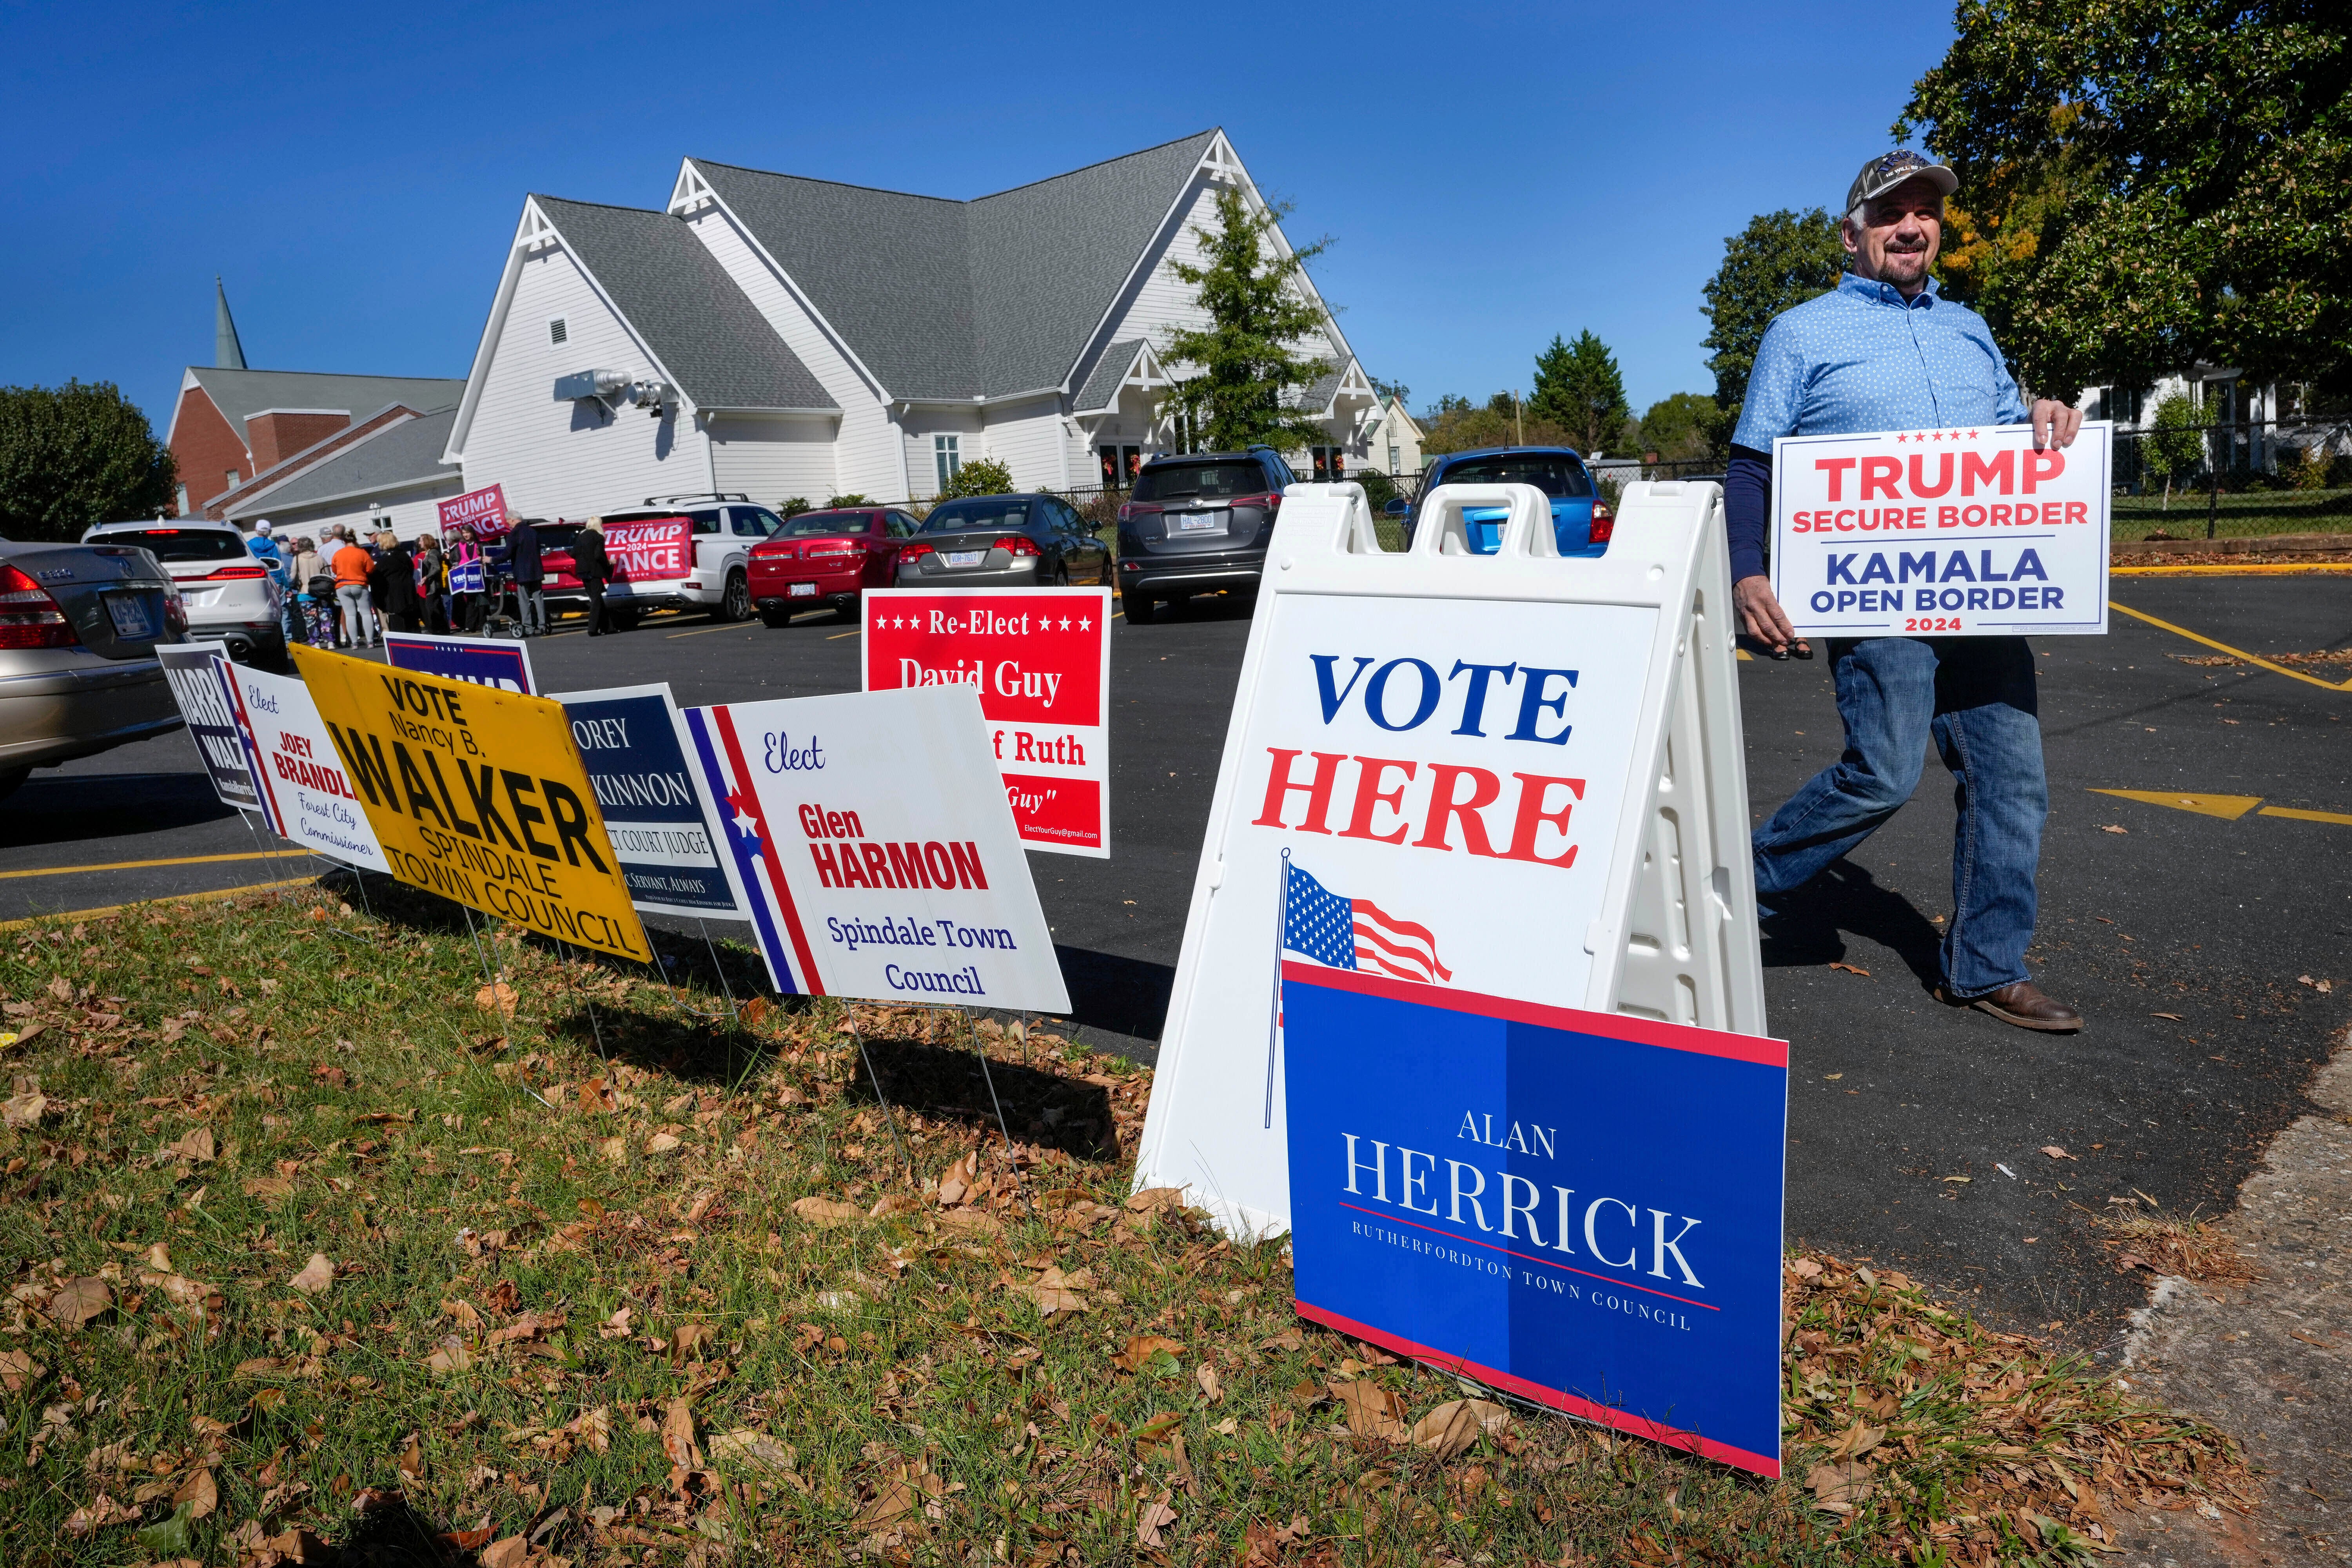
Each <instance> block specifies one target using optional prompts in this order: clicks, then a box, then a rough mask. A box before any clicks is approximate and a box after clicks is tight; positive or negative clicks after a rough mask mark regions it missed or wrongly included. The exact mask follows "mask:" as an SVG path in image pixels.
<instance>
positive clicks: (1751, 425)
mask: <svg viewBox="0 0 2352 1568" xmlns="http://www.w3.org/2000/svg"><path fill="white" fill-rule="evenodd" d="M2027 417H2028V415H2027V411H2026V407H2025V403H2024V400H2023V398H2021V396H2020V395H2019V394H2018V390H2017V378H2016V377H2015V376H2012V375H2011V374H2009V366H2008V364H2007V363H2005V362H2004V361H2003V360H2002V359H2001V357H2000V349H1998V348H1996V347H1995V346H1993V341H1992V330H1991V329H1990V328H1989V327H1987V326H1986V325H1985V322H1984V318H1983V317H1982V316H1979V315H1978V314H1977V313H1976V312H1975V311H1974V310H1969V308H1968V307H1967V306H1965V305H1957V304H1954V303H1953V302H1952V301H1951V300H1946V299H1943V298H1941V297H1939V296H1938V294H1937V289H1936V282H1935V279H1932V278H1931V279H1928V280H1927V288H1925V289H1921V290H1920V291H1919V292H1918V293H1917V294H1916V295H1915V296H1913V297H1912V298H1911V299H1908V300H1906V299H1905V298H1904V297H1903V295H1902V293H1901V291H1900V290H1898V289H1895V286H1894V285H1893V284H1891V283H1879V282H1874V281H1872V280H1871V279H1866V278H1856V277H1854V276H1853V274H1852V273H1848V274H1847V275H1846V276H1845V277H1844V279H1842V280H1841V281H1840V282H1839V284H1838V286H1837V287H1836V288H1835V289H1832V290H1831V291H1830V292H1828V293H1826V294H1823V295H1822V296H1820V297H1819V298H1817V299H1812V300H1806V301H1805V302H1804V303H1803V304H1801V305H1799V306H1797V307H1796V308H1795V309H1793V310H1783V311H1782V312H1781V313H1780V315H1779V316H1778V317H1777V318H1776V319H1775V320H1774V321H1773V322H1772V325H1771V326H1770V328H1769V329H1768V330H1767V331H1765V333H1764V342H1763V344H1762V346H1761V347H1759V349H1758V350H1757V353H1756V368H1755V370H1754V372H1753V373H1752V374H1750V375H1749V376H1748V398H1747V402H1746V404H1745V405H1743V406H1742V407H1741V409H1740V413H1739V429H1738V433H1737V434H1736V435H1734V436H1733V437H1732V438H1731V439H1732V441H1733V443H1734V444H1735V445H1737V446H1741V447H1753V448H1755V449H1756V450H1758V451H1759V452H1769V451H1770V450H1771V449H1772V442H1773V441H1774V439H1775V438H1776V437H1781V436H1844V435H1853V434H1856V433H1859V432H1863V431H1869V430H1934V429H1949V428H1951V427H1953V426H1963V425H2022V424H2024V423H2025V422H2026V419H2027Z"/></svg>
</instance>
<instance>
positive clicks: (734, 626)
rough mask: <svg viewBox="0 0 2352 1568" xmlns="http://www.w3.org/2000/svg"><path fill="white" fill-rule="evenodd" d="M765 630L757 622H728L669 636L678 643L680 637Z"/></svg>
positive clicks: (673, 633)
mask: <svg viewBox="0 0 2352 1568" xmlns="http://www.w3.org/2000/svg"><path fill="white" fill-rule="evenodd" d="M765 629H766V628H765V627H763V626H761V625H759V624H758V623H757V622H755V621H727V622H724V623H722V624H721V625H719V626H697V627H695V628H694V629H693V630H692V631H690V632H672V633H670V634H669V638H668V640H669V641H671V642H676V641H677V639H678V638H680V637H709V635H710V634H711V633H713V632H756V631H764V630H765Z"/></svg>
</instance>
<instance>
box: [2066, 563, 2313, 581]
mask: <svg viewBox="0 0 2352 1568" xmlns="http://www.w3.org/2000/svg"><path fill="white" fill-rule="evenodd" d="M2298 572H2352V561H2342V562H2329V561H2281V562H2273V563H2270V564H2268V565H2263V564H2260V563H2257V564H2252V565H2246V566H2110V567H2108V568H2107V575H2108V576H2110V577H2284V576H2288V575H2291V574H2295V573H2298Z"/></svg>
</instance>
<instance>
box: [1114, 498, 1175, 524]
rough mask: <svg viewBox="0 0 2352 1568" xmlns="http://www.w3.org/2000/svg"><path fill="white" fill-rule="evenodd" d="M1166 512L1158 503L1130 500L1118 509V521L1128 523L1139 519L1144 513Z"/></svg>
mask: <svg viewBox="0 0 2352 1568" xmlns="http://www.w3.org/2000/svg"><path fill="white" fill-rule="evenodd" d="M1164 510H1167V509H1166V508H1164V507H1162V506H1161V505H1160V503H1159V502H1158V501H1149V500H1131V501H1128V502H1126V503H1125V504H1124V505H1122V506H1121V507H1120V508H1119V509H1118V520H1119V521H1121V522H1128V521H1132V520H1133V519H1136V518H1139V517H1141V516H1142V515H1143V514H1144V513H1146V512H1151V513H1154V514H1157V513H1159V512H1161V511H1164Z"/></svg>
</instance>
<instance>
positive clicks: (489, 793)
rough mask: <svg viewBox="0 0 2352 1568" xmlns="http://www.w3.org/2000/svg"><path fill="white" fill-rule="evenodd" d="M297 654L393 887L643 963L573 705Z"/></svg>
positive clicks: (640, 929)
mask: <svg viewBox="0 0 2352 1568" xmlns="http://www.w3.org/2000/svg"><path fill="white" fill-rule="evenodd" d="M293 653H294V667H295V668H296V669H297V670H299V672H300V673H301V676H302V680H303V683H304V684H305V685H307V686H308V687H309V688H310V698H311V700H313V701H314V702H316V703H317V704H318V705H319V713H320V717H321V718H322V719H324V720H325V721H326V724H327V731H328V732H329V733H330V734H331V735H332V736H333V737H334V741H335V749H336V751H338V752H341V754H342V759H343V767H344V769H345V771H346V776H347V777H349V778H350V780H351V781H352V784H354V785H356V786H357V787H358V790H359V795H360V801H361V807H362V810H364V811H365V812H366V813H367V818H368V822H369V825H370V826H373V827H374V829H375V835H376V837H377V838H378V839H380V840H381V841H382V842H383V853H384V858H385V859H386V860H387V861H389V862H390V863H391V866H392V872H393V875H394V877H397V878H398V879H400V880H402V881H404V882H406V883H408V884H409V885H410V886H412V887H417V888H422V889H425V891H427V892H431V893H439V894H441V895H442V896H443V897H444V898H449V899H455V900H457V901H458V902H459V903H462V904H469V905H471V906H472V907H473V908H475V909H478V910H482V911H484V912H485V913H487V914H492V915H496V916H498V917H499V919H501V920H509V921H514V922H515V923H516V924H517V925H521V926H528V927H530V929H531V930H532V931H538V932H540V933H541V935H544V936H551V937H558V938H561V939H562V940H563V941H565V942H577V943H579V944H580V945H581V946H582V947H586V948H593V949H594V950H595V951H596V952H609V953H611V954H612V955H613V956H614V957H615V958H629V959H635V960H636V961H638V962H639V963H643V962H644V961H645V959H646V931H645V927H644V926H643V925H641V924H639V923H638V921H637V911H636V910H635V908H634V907H632V905H631V904H630V902H629V886H628V883H627V881H626V880H625V879H624V878H623V877H622V875H621V870H620V865H619V862H618V861H617V860H616V859H615V858H614V855H613V846H612V841H611V840H610V839H609V838H607V837H605V834H604V814H603V813H602V812H601V811H599V810H598V809H597V807H596V792H595V790H594V789H593V788H592V787H591V786H590V784H589V783H588V773H587V770H586V768H585V767H583V765H582V763H581V761H580V752H579V751H578V749H577V748H576V747H575V745H574V744H573V742H572V730H571V726H570V725H568V724H567V723H565V721H564V718H563V709H562V705H560V704H558V703H555V702H551V701H549V700H547V699H546V698H543V697H524V696H521V695H519V694H518V693H515V692H511V691H503V690H500V689H498V688H497V687H492V686H477V685H473V684H471V683H470V682H467V681H462V680H446V679H442V678H440V677H438V676H433V675H421V674H416V673H415V672H412V671H408V670H399V669H388V668H385V667H383V665H379V664H371V663H369V662H368V661H367V660H365V659H358V658H350V657H349V656H347V655H343V654H336V653H325V652H321V651H320V650H318V649H316V648H309V647H299V646H298V647H295V648H294V649H293Z"/></svg>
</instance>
